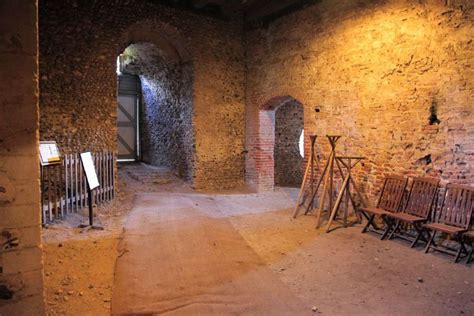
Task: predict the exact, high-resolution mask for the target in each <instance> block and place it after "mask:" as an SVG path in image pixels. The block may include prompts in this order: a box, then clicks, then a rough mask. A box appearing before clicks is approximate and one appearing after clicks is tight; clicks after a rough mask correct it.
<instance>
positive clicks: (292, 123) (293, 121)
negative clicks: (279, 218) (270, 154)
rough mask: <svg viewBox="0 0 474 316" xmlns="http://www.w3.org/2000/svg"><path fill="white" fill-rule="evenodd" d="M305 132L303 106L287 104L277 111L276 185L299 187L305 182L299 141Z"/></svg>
mask: <svg viewBox="0 0 474 316" xmlns="http://www.w3.org/2000/svg"><path fill="white" fill-rule="evenodd" d="M302 131H303V106H302V105H301V104H299V103H298V102H287V103H285V104H283V105H281V106H280V107H278V108H277V109H276V110H275V151H274V160H275V168H274V170H275V171H274V173H275V185H277V186H283V187H299V186H300V185H301V181H302V180H303V173H304V159H303V157H301V154H300V149H299V140H300V136H301V132H302Z"/></svg>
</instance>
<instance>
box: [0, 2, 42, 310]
mask: <svg viewBox="0 0 474 316" xmlns="http://www.w3.org/2000/svg"><path fill="white" fill-rule="evenodd" d="M36 13H37V4H36V1H15V0H7V1H2V2H0V297H1V299H0V315H42V314H44V300H43V262H42V256H43V254H42V250H41V234H40V232H41V224H40V195H39V183H38V179H39V159H38V79H37V78H38V63H37V62H38V41H37V36H38V28H37V15H36Z"/></svg>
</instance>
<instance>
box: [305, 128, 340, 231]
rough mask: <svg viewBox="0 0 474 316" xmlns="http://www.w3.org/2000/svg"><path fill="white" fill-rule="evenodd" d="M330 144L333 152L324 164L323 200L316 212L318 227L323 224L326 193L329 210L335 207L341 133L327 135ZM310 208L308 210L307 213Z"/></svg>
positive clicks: (322, 176)
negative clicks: (335, 181) (336, 172)
mask: <svg viewBox="0 0 474 316" xmlns="http://www.w3.org/2000/svg"><path fill="white" fill-rule="evenodd" d="M326 137H327V138H328V140H329V144H330V145H331V153H330V154H329V157H328V160H327V161H326V166H324V170H323V173H322V174H321V178H320V179H321V180H322V179H323V178H324V185H323V191H322V193H321V202H320V203H319V209H318V210H317V214H316V228H319V226H321V214H322V212H323V211H324V210H323V209H324V202H325V200H326V195H327V196H328V202H329V207H328V209H329V210H332V207H333V202H334V201H333V193H334V161H335V160H336V143H337V141H338V140H339V138H341V136H339V135H327V136H326ZM316 193H317V192H315V193H314V195H313V196H312V199H314V198H315V197H316ZM309 211H310V209H308V210H306V213H307V212H309Z"/></svg>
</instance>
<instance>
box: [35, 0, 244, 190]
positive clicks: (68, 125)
mask: <svg viewBox="0 0 474 316" xmlns="http://www.w3.org/2000/svg"><path fill="white" fill-rule="evenodd" d="M39 17H40V21H39V25H40V91H41V92H40V114H41V120H40V132H41V133H40V135H41V138H42V139H45V140H50V139H53V140H56V141H57V142H58V143H59V144H60V146H61V149H62V150H63V151H64V152H72V151H83V150H113V151H115V150H116V117H117V110H116V106H117V103H116V102H117V75H116V58H117V56H118V55H119V54H120V53H121V52H123V50H124V49H125V48H126V47H127V46H129V44H132V43H139V42H149V43H153V44H155V45H156V46H157V47H158V48H160V49H161V50H162V51H164V52H165V54H167V60H172V59H174V60H175V62H177V63H189V64H190V67H192V71H193V89H192V92H189V93H191V94H192V98H193V108H192V110H193V117H192V123H193V128H192V131H187V133H188V134H187V135H189V137H190V135H191V133H192V136H193V138H194V143H195V148H194V149H193V150H194V159H193V165H194V166H193V168H192V182H193V185H194V186H195V187H196V188H198V189H202V188H207V189H212V188H229V187H234V186H239V185H242V184H243V182H244V159H245V157H244V129H245V112H244V111H245V105H244V94H245V93H244V88H245V87H244V81H245V75H244V70H245V68H244V67H245V63H244V48H243V41H242V34H243V33H242V24H241V22H239V21H221V20H217V19H213V18H210V17H205V16H201V15H196V14H193V13H190V12H184V11H176V10H174V9H171V8H168V7H163V6H160V5H157V4H154V3H151V2H145V1H125V2H114V4H113V5H110V3H108V2H107V1H90V2H89V1H88V2H78V1H72V0H68V1H62V0H61V1H60V0H48V1H45V0H44V1H40V4H39ZM187 67H188V66H187ZM187 135H186V136H185V138H189V137H188V136H187ZM186 150H188V149H186Z"/></svg>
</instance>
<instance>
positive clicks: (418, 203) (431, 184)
mask: <svg viewBox="0 0 474 316" xmlns="http://www.w3.org/2000/svg"><path fill="white" fill-rule="evenodd" d="M439 181H440V180H439V179H432V178H414V179H413V184H412V186H411V189H410V194H409V196H408V201H407V203H406V206H405V208H404V209H403V210H402V211H401V212H399V213H386V214H385V215H384V216H387V217H389V218H390V219H392V220H391V221H386V222H387V223H388V225H387V230H390V229H391V228H392V226H393V223H396V225H395V228H393V230H392V232H391V233H390V235H389V237H388V239H392V238H393V237H394V236H396V237H398V238H402V239H405V240H408V241H411V242H412V243H411V247H412V248H413V247H415V245H416V243H417V242H418V240H420V239H422V240H423V241H425V242H428V239H427V238H425V237H424V236H423V233H424V229H423V227H422V226H421V224H422V223H424V222H426V221H427V220H428V217H429V216H430V211H431V209H432V207H433V203H434V201H435V198H436V195H437V193H438V186H439ZM402 223H406V224H410V225H412V226H413V228H414V229H415V231H416V236H414V237H413V238H409V237H410V236H409V235H408V234H407V232H406V231H404V232H403V233H402V232H400V229H401V228H400V225H401V224H402Z"/></svg>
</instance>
